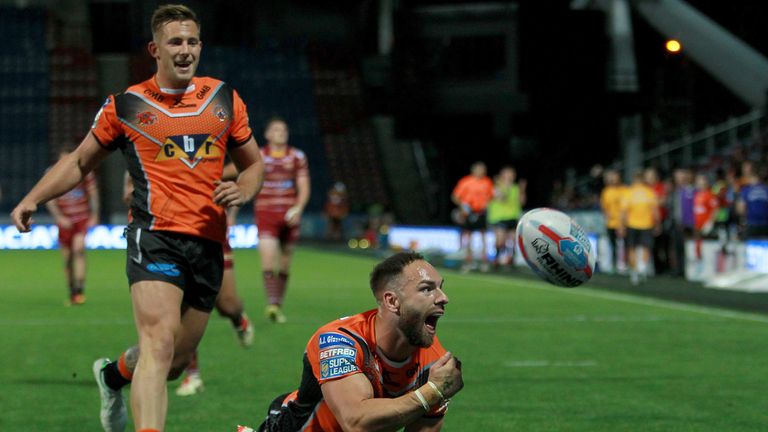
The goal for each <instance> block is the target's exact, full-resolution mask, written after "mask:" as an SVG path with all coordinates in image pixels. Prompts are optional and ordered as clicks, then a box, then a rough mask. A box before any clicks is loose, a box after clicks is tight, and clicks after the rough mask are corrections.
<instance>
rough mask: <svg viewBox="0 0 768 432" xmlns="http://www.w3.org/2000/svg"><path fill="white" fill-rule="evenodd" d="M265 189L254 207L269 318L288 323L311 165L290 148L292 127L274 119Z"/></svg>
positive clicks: (266, 155) (267, 150)
mask: <svg viewBox="0 0 768 432" xmlns="http://www.w3.org/2000/svg"><path fill="white" fill-rule="evenodd" d="M264 138H266V140H267V144H266V145H265V146H264V147H263V148H262V149H261V154H262V158H263V159H264V166H265V174H264V187H263V188H262V189H261V192H260V193H259V196H258V197H256V200H255V201H254V203H253V206H254V212H253V213H254V218H255V222H256V225H257V227H258V229H259V255H260V256H261V268H262V276H263V278H264V289H265V291H266V294H267V303H268V304H267V308H266V310H265V314H266V316H267V318H269V319H270V320H271V321H272V322H275V323H284V322H285V321H286V318H285V314H284V313H283V309H282V306H283V302H284V300H285V292H286V290H287V285H288V275H289V272H290V268H291V258H292V256H293V250H294V248H295V245H296V242H297V241H298V239H299V224H300V223H301V215H302V213H303V212H304V207H306V205H307V201H309V187H310V186H309V165H308V163H307V157H306V156H305V155H304V152H302V151H301V150H299V149H297V148H296V147H293V146H290V145H288V124H287V123H286V122H285V120H283V119H281V118H279V117H274V118H272V119H271V120H270V121H269V122H268V123H267V127H266V130H265V132H264Z"/></svg>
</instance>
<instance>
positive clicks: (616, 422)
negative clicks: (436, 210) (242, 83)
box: [0, 248, 768, 432]
mask: <svg viewBox="0 0 768 432" xmlns="http://www.w3.org/2000/svg"><path fill="white" fill-rule="evenodd" d="M235 257H236V258H235V260H236V264H235V272H236V275H237V283H238V290H239V292H240V293H241V295H242V296H244V298H245V301H246V310H247V312H248V313H249V314H250V316H251V318H252V319H254V321H255V324H256V331H257V336H256V342H255V344H254V346H253V347H251V348H250V349H247V350H244V349H242V348H240V347H239V345H237V343H236V339H235V336H234V333H233V331H232V329H231V328H230V325H229V323H228V321H226V320H223V319H220V318H218V317H213V318H212V320H211V323H210V325H209V327H208V331H207V334H206V336H205V338H204V339H203V342H202V345H201V347H200V358H201V367H202V374H203V378H204V380H205V383H206V391H205V392H204V393H203V394H201V395H198V396H194V397H190V398H180V397H177V396H175V395H174V394H173V393H172V390H173V389H174V388H175V386H176V385H177V383H171V384H170V385H171V392H170V394H169V406H170V408H169V415H168V426H167V431H169V432H173V431H206V432H207V431H234V430H235V426H236V425H237V424H238V423H241V424H247V425H251V426H256V425H258V423H259V422H260V420H261V418H262V416H263V414H264V412H265V410H266V406H267V404H268V402H269V401H271V400H272V398H273V397H274V396H275V395H277V394H278V393H281V392H285V391H289V390H292V389H294V388H295V386H296V385H297V384H298V381H299V377H300V371H301V357H302V352H303V349H304V345H305V343H306V340H307V338H308V337H309V336H310V335H311V333H312V332H313V331H314V330H315V329H316V328H317V327H318V326H320V325H322V324H324V323H326V322H328V321H330V320H332V319H335V318H337V317H340V316H344V315H349V314H354V313H357V312H360V311H364V310H367V309H370V308H372V307H373V306H374V301H373V299H372V297H371V294H370V291H369V290H368V287H367V278H368V273H369V271H370V270H371V268H372V266H373V265H374V264H375V260H373V259H371V258H367V257H357V256H352V255H348V254H335V253H330V252H324V251H319V250H315V249H309V248H303V249H300V250H299V252H298V254H297V256H296V260H295V265H294V271H293V274H292V277H291V281H290V288H289V291H288V298H287V305H286V313H287V315H288V318H289V321H288V323H287V324H285V325H280V326H278V325H271V324H269V323H267V322H266V321H265V320H264V319H263V317H262V311H263V307H264V295H263V291H262V290H263V288H262V283H261V277H260V267H259V264H258V255H257V253H256V251H253V250H238V251H236V252H235ZM88 260H89V270H88V284H87V296H88V303H87V304H86V305H84V306H82V307H65V306H64V300H65V296H66V295H65V294H66V289H65V287H64V283H63V273H62V271H61V264H60V260H59V255H58V252H56V251H48V252H40V251H4V252H1V253H0V275H2V277H1V278H0V293H2V302H0V360H1V361H2V367H0V407H2V413H0V431H31V430H34V431H43V430H45V431H75V430H78V431H97V430H100V429H99V421H98V395H97V390H96V387H95V384H94V383H93V379H92V376H91V370H90V367H91V363H92V362H93V360H94V359H95V358H97V357H100V356H110V357H113V358H114V357H115V356H117V355H119V353H120V352H121V350H122V349H124V348H125V347H127V346H129V345H130V344H132V343H134V342H135V330H134V327H133V322H132V315H131V308H130V302H129V297H128V290H127V286H126V285H127V284H126V279H125V276H124V270H123V266H124V260H125V255H124V252H123V251H92V252H89V253H88ZM443 275H444V277H445V278H446V292H447V294H448V295H449V297H450V304H449V305H448V308H447V314H446V316H445V318H443V319H442V320H441V321H440V324H439V326H438V334H439V336H440V339H441V340H442V342H443V344H444V345H445V346H446V348H448V349H449V350H451V351H453V352H454V353H455V354H456V355H458V356H459V357H460V358H461V360H462V362H463V365H464V381H465V384H466V386H465V389H464V390H463V391H462V392H461V393H460V394H459V395H457V396H456V397H455V398H454V400H453V403H452V404H451V407H450V410H449V414H448V416H447V417H446V424H445V428H444V430H446V431H516V430H522V431H590V432H593V431H612V432H615V431H726V430H727V431H755V430H765V428H766V427H768V426H766V425H768V410H766V405H765V401H766V388H768V373H767V372H768V362H767V361H766V358H768V348H766V343H765V342H766V340H768V319H767V318H764V317H762V316H756V315H747V314H742V313H736V312H726V311H722V310H719V309H705V308H699V307H690V306H686V305H681V304H677V303H668V302H662V301H656V300H648V299H641V298H638V297H632V296H629V295H624V294H614V293H610V292H605V291H597V290H591V289H589V287H585V288H576V289H574V290H563V289H558V288H554V287H550V286H548V285H546V284H544V283H539V282H535V281H531V280H529V279H523V278H521V279H516V278H513V277H508V276H485V275H460V274H458V273H456V272H453V271H447V270H446V271H443ZM131 430H132V429H131Z"/></svg>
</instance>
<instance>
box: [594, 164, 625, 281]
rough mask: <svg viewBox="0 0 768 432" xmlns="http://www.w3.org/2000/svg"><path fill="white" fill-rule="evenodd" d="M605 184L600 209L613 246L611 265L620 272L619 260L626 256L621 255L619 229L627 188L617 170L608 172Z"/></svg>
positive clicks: (615, 270)
mask: <svg viewBox="0 0 768 432" xmlns="http://www.w3.org/2000/svg"><path fill="white" fill-rule="evenodd" d="M604 182H605V187H604V188H603V191H602V192H601V193H600V209H601V210H602V211H603V219H605V231H606V233H607V234H608V241H609V242H610V244H611V265H612V266H613V271H614V272H618V269H619V258H622V259H623V258H624V256H626V255H625V254H619V245H618V243H619V242H618V229H619V227H620V226H621V211H622V205H623V201H624V193H625V192H626V189H627V187H626V186H624V184H623V183H622V182H621V177H620V176H619V172H618V171H616V170H608V171H606V172H605V176H604ZM625 250H626V248H625Z"/></svg>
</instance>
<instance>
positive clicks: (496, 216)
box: [488, 166, 526, 268]
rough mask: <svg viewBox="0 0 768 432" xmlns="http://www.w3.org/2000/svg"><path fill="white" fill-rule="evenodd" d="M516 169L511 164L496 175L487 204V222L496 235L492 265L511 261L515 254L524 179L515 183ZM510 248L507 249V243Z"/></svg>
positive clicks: (495, 265)
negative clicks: (494, 255) (491, 195)
mask: <svg viewBox="0 0 768 432" xmlns="http://www.w3.org/2000/svg"><path fill="white" fill-rule="evenodd" d="M516 178H517V171H515V169H514V168H512V167H511V166H505V167H504V168H502V169H501V171H499V175H498V176H496V184H495V185H494V195H493V199H492V200H491V202H490V203H489V204H488V224H489V225H491V226H492V227H493V231H494V234H495V235H496V257H495V258H494V261H493V265H494V267H495V268H498V266H499V265H502V264H507V263H510V262H513V259H514V256H515V249H514V244H515V229H516V228H517V222H518V221H519V220H520V215H521V214H522V212H523V206H524V205H525V187H526V181H525V179H521V180H520V181H519V182H517V183H515V179H516ZM510 243H511V244H512V249H511V250H509V251H508V250H507V245H508V244H510Z"/></svg>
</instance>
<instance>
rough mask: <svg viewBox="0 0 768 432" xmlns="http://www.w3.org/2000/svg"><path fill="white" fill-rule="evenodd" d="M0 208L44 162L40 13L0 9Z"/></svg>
mask: <svg viewBox="0 0 768 432" xmlns="http://www.w3.org/2000/svg"><path fill="white" fill-rule="evenodd" d="M0 37H2V38H3V40H13V41H14V43H6V44H2V46H0V130H1V131H2V133H3V139H2V141H1V144H0V150H1V151H2V155H3V157H2V158H0V185H2V189H3V200H2V203H0V207H2V209H3V210H9V209H10V207H11V205H12V203H15V202H16V201H18V199H20V198H21V197H22V195H23V194H24V193H25V192H26V191H27V190H28V189H29V188H31V187H32V185H33V184H34V183H35V181H36V180H37V179H38V178H39V177H40V175H41V174H42V173H43V170H44V169H45V167H46V165H47V164H48V161H49V159H48V146H47V145H46V141H47V139H48V121H47V120H48V110H49V102H48V95H49V81H48V65H49V56H48V52H47V51H46V50H45V49H40V47H45V46H46V13H45V11H43V10H40V9H15V8H0Z"/></svg>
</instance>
